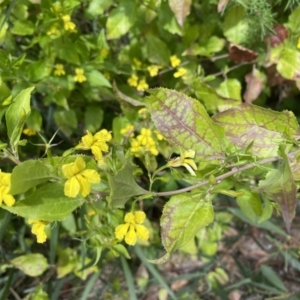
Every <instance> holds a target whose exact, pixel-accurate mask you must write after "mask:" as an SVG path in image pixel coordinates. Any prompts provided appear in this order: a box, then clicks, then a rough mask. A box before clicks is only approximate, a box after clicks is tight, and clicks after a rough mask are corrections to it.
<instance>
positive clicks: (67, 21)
mask: <svg viewBox="0 0 300 300" xmlns="http://www.w3.org/2000/svg"><path fill="white" fill-rule="evenodd" d="M62 20H63V22H64V29H65V30H66V31H70V32H76V24H75V23H73V22H72V21H71V17H70V15H64V16H62Z"/></svg>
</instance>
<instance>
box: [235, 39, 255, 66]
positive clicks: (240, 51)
mask: <svg viewBox="0 0 300 300" xmlns="http://www.w3.org/2000/svg"><path fill="white" fill-rule="evenodd" d="M257 55H258V54H257V52H255V51H253V50H251V49H247V48H245V47H242V46H240V45H236V44H233V43H231V44H230V45H229V59H231V60H232V61H234V62H235V63H242V62H251V61H253V60H255V59H256V57H257Z"/></svg>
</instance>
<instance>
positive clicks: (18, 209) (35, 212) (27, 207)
mask: <svg viewBox="0 0 300 300" xmlns="http://www.w3.org/2000/svg"><path fill="white" fill-rule="evenodd" d="M83 203H84V199H83V198H81V197H80V196H77V197H76V198H69V197H67V196H65V194H64V186H63V185H62V184H60V183H49V184H47V185H45V186H43V187H42V188H40V189H37V190H36V191H35V192H34V193H32V194H31V195H30V196H29V197H27V198H25V199H24V200H22V201H18V202H16V203H15V205H14V206H12V207H8V206H5V207H4V206H3V208H4V209H6V210H8V211H10V212H11V213H13V214H16V215H19V216H21V217H23V218H28V219H34V220H43V221H62V220H64V219H66V218H67V217H68V216H69V215H70V213H71V212H72V211H73V210H75V209H76V208H77V207H79V206H81V205H82V204H83Z"/></svg>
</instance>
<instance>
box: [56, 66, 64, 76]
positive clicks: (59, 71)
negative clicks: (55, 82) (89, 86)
mask: <svg viewBox="0 0 300 300" xmlns="http://www.w3.org/2000/svg"><path fill="white" fill-rule="evenodd" d="M54 68H55V70H54V75H56V76H62V75H66V72H65V69H64V66H63V65H62V64H56V65H55V66H54Z"/></svg>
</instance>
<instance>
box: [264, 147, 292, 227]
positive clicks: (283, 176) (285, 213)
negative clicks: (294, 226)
mask: <svg viewBox="0 0 300 300" xmlns="http://www.w3.org/2000/svg"><path fill="white" fill-rule="evenodd" d="M279 153H280V155H281V156H282V157H283V159H282V161H281V162H280V165H279V168H278V169H277V170H272V171H271V172H269V174H268V175H267V177H266V179H265V180H261V181H260V182H259V189H260V191H261V192H263V193H265V194H266V196H267V197H268V198H270V199H272V200H274V201H275V202H276V203H277V204H278V205H279V207H280V210H281V212H282V217H283V220H284V223H285V226H286V229H287V231H288V232H289V231H290V227H291V223H292V220H293V218H294V216H295V210H296V198H297V186H296V184H295V181H294V178H293V174H292V172H291V168H290V165H289V159H288V157H287V156H286V154H285V152H284V149H282V148H280V149H279Z"/></svg>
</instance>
